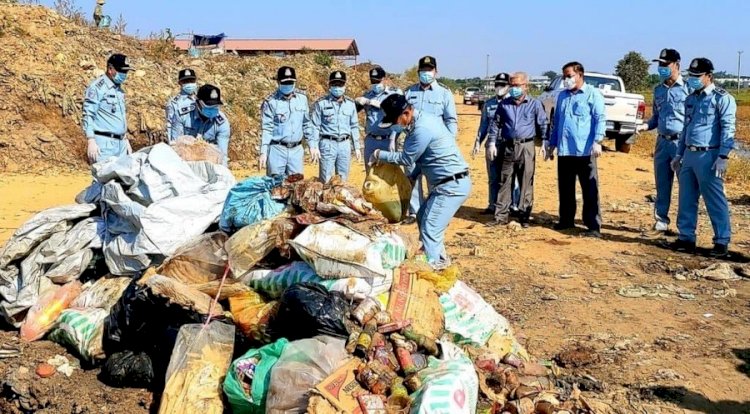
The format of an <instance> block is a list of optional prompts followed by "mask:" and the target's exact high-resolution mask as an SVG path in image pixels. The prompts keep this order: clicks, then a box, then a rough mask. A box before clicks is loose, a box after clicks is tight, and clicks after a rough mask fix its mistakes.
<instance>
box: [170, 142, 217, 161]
mask: <svg viewBox="0 0 750 414" xmlns="http://www.w3.org/2000/svg"><path fill="white" fill-rule="evenodd" d="M169 145H170V146H171V147H172V149H173V150H174V152H176V153H177V155H179V156H180V158H182V159H183V160H184V161H208V162H211V163H214V164H221V163H222V161H223V156H222V155H221V151H220V150H219V147H218V146H216V145H214V144H210V143H208V142H206V141H205V140H202V139H196V138H195V137H191V136H189V135H183V136H181V137H178V138H177V139H176V140H174V141H173V142H170V143H169Z"/></svg>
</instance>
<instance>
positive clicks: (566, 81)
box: [563, 76, 576, 90]
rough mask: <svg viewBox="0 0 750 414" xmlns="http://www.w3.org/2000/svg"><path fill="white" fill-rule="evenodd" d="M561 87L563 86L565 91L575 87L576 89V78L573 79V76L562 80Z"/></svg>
mask: <svg viewBox="0 0 750 414" xmlns="http://www.w3.org/2000/svg"><path fill="white" fill-rule="evenodd" d="M563 86H565V89H567V90H571V89H575V87H576V78H574V77H573V76H571V77H569V78H565V79H564V80H563Z"/></svg>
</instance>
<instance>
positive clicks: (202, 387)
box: [159, 321, 234, 414]
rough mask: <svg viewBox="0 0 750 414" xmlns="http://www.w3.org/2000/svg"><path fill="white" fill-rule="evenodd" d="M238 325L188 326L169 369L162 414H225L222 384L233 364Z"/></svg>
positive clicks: (182, 328) (180, 339) (162, 401)
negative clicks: (235, 328)
mask: <svg viewBox="0 0 750 414" xmlns="http://www.w3.org/2000/svg"><path fill="white" fill-rule="evenodd" d="M233 351H234V325H229V324H226V323H222V322H217V321H214V322H211V323H210V324H209V325H208V326H204V325H202V324H190V325H184V326H183V327H181V328H180V333H179V334H178V335H177V342H176V343H175V346H174V350H173V351H172V357H171V358H170V360H169V368H167V376H166V385H165V386H164V393H163V394H162V397H161V404H160V405H159V414H175V413H200V414H222V413H223V412H224V403H223V400H222V390H221V384H222V383H223V381H224V376H225V375H226V373H227V369H228V368H229V364H230V363H231V362H232V352H233Z"/></svg>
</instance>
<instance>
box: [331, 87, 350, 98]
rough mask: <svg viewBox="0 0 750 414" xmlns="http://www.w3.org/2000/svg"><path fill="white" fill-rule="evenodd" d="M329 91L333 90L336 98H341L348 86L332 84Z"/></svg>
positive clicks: (332, 93) (332, 92)
mask: <svg viewBox="0 0 750 414" xmlns="http://www.w3.org/2000/svg"><path fill="white" fill-rule="evenodd" d="M328 91H329V92H331V95H333V97H334V98H341V97H342V96H344V92H346V87H345V86H331V87H330V88H329V89H328Z"/></svg>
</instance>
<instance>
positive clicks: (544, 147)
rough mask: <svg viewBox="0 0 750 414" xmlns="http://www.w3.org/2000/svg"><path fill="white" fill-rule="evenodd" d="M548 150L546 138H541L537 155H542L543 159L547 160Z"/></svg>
mask: <svg viewBox="0 0 750 414" xmlns="http://www.w3.org/2000/svg"><path fill="white" fill-rule="evenodd" d="M549 152H550V151H549V141H548V140H546V139H545V140H542V148H540V149H539V156H540V157H542V159H543V160H547V157H548V156H549Z"/></svg>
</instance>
